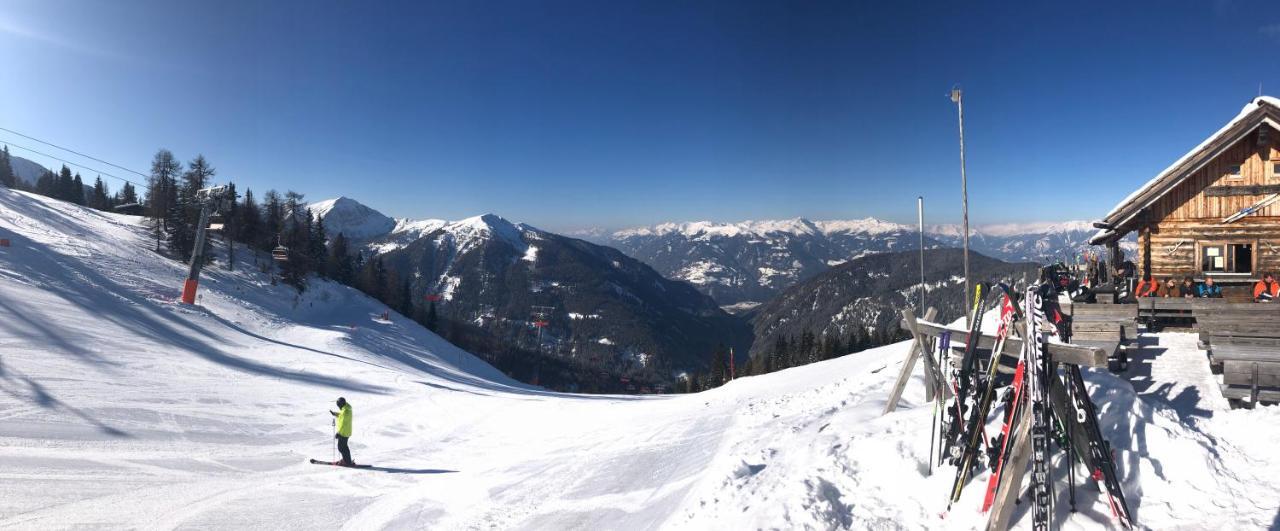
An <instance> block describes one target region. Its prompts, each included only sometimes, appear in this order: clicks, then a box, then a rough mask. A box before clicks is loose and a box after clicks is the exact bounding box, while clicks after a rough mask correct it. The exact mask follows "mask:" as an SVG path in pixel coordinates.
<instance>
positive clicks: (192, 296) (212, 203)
mask: <svg viewBox="0 0 1280 531" xmlns="http://www.w3.org/2000/svg"><path fill="white" fill-rule="evenodd" d="M226 196H227V187H226V186H214V187H211V188H205V189H202V190H199V191H197V192H196V201H197V202H198V203H200V222H199V224H197V225H196V242H195V248H193V249H192V250H191V263H190V264H188V269H187V280H186V281H185V282H183V284H182V303H183V304H195V303H196V289H198V288H199V286H200V268H201V267H204V241H205V238H206V232H207V231H208V230H209V216H210V215H212V214H213V213H215V212H218V211H221V210H225V209H226V208H227V206H228V203H230V201H229V200H228V199H227V197H226ZM218 229H221V226H219V227H217V229H215V230H218Z"/></svg>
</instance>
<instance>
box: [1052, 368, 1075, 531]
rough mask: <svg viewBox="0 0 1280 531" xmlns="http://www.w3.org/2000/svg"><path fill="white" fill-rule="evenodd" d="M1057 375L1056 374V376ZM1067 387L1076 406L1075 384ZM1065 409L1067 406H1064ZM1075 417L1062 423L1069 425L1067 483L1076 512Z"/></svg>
mask: <svg viewBox="0 0 1280 531" xmlns="http://www.w3.org/2000/svg"><path fill="white" fill-rule="evenodd" d="M1054 377H1055V378H1056V377H1057V376H1056V375H1055V376H1054ZM1063 387H1066V388H1067V401H1068V402H1069V403H1070V404H1071V405H1072V406H1074V405H1075V403H1076V393H1075V386H1074V385H1064V386H1063ZM1064 409H1065V408H1064ZM1074 420H1075V419H1062V423H1063V424H1065V425H1066V426H1067V485H1068V488H1069V489H1070V492H1071V512H1073V513H1074V512H1076V460H1075V445H1074V444H1073V441H1072V440H1071V423H1072V421H1074Z"/></svg>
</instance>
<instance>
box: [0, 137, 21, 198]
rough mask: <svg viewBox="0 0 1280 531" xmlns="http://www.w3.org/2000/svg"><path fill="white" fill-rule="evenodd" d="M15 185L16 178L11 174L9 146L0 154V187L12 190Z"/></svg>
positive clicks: (11, 162)
mask: <svg viewBox="0 0 1280 531" xmlns="http://www.w3.org/2000/svg"><path fill="white" fill-rule="evenodd" d="M17 183H18V176H17V175H14V173H13V159H12V158H10V157H9V146H7V145H6V146H5V147H4V151H3V152H0V186H4V187H7V188H14V187H15V186H16V185H17Z"/></svg>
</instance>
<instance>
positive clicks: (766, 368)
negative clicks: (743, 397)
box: [681, 323, 908, 393]
mask: <svg viewBox="0 0 1280 531" xmlns="http://www.w3.org/2000/svg"><path fill="white" fill-rule="evenodd" d="M907 338H908V334H907V333H906V332H905V331H903V330H902V329H901V327H899V326H898V325H897V324H896V323H895V324H891V325H889V326H884V327H875V328H873V329H871V330H869V331H868V330H864V329H862V328H858V329H855V330H854V331H853V332H851V333H850V334H849V337H848V338H847V339H841V338H840V337H839V336H837V335H834V334H827V335H823V336H822V337H818V336H817V335H815V334H814V333H813V332H812V331H809V330H805V331H804V332H802V333H801V334H800V337H799V338H797V337H795V336H789V337H784V336H778V338H777V340H776V341H774V345H773V348H772V349H769V350H768V351H766V352H763V353H760V354H757V355H756V356H754V357H752V358H751V359H749V360H748V361H747V362H746V363H744V364H743V366H742V367H735V370H734V372H735V373H736V374H734V375H733V376H735V377H740V376H758V375H761V374H768V373H771V372H774V371H780V370H783V369H789V368H791V367H799V366H801V365H808V364H810V363H817V362H819V361H825V360H830V359H835V358H839V357H841V356H846V355H848V354H853V353H856V352H861V351H864V350H867V349H871V348H876V347H879V346H883V345H888V344H890V343H896V342H898V341H902V340H903V339H907ZM729 380H730V370H729V352H728V350H727V349H725V348H724V346H723V345H722V346H720V347H719V348H717V349H716V350H715V351H713V352H712V355H711V365H710V368H708V369H707V371H705V372H695V373H691V374H688V375H686V377H685V379H684V382H683V385H684V387H683V389H681V390H682V391H684V392H688V393H696V392H698V391H705V390H707V389H714V388H716V387H720V386H721V385H724V384H725V383H728V381H729Z"/></svg>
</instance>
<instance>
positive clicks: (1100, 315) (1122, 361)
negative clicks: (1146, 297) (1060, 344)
mask: <svg viewBox="0 0 1280 531" xmlns="http://www.w3.org/2000/svg"><path fill="white" fill-rule="evenodd" d="M1062 309H1063V312H1065V313H1066V314H1067V315H1069V316H1071V342H1072V343H1074V344H1077V345H1085V346H1089V347H1095V348H1100V349H1102V350H1103V351H1104V352H1106V353H1107V358H1108V359H1109V360H1114V361H1115V362H1116V368H1117V370H1120V371H1123V370H1125V369H1127V368H1128V365H1129V360H1128V357H1127V356H1126V355H1125V354H1124V351H1123V350H1121V348H1120V346H1121V345H1123V344H1124V343H1125V341H1126V340H1127V339H1131V338H1135V337H1137V336H1138V305H1136V304H1085V303H1064V304H1063V305H1062ZM1108 365H1110V364H1108Z"/></svg>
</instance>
